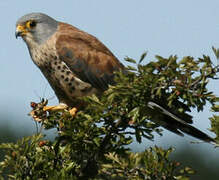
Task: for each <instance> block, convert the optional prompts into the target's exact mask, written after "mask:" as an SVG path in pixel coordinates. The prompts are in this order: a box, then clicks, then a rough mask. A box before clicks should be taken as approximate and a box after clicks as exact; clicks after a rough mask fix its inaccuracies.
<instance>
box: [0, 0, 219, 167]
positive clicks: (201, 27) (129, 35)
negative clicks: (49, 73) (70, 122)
mask: <svg viewBox="0 0 219 180" xmlns="http://www.w3.org/2000/svg"><path fill="white" fill-rule="evenodd" d="M30 12H43V13H46V14H48V15H50V16H52V17H53V18H55V19H57V20H59V21H64V22H68V23H69V24H72V25H74V26H76V27H78V28H80V29H82V30H84V31H86V32H89V33H90V34H93V35H95V36H96V37H98V39H100V40H101V41H102V42H103V43H104V44H105V45H106V46H107V47H108V48H109V49H110V50H111V51H112V52H113V53H114V54H115V55H116V56H117V57H118V58H119V59H120V60H121V61H122V62H123V63H124V60H123V59H124V57H126V56H129V57H131V58H134V59H139V57H140V56H141V54H142V53H143V52H144V51H148V56H147V61H149V60H153V57H154V55H157V54H158V55H161V56H164V57H168V56H170V55H171V54H173V55H175V54H176V55H178V57H179V58H181V57H183V56H188V55H190V56H194V57H201V56H202V55H203V54H205V55H209V56H210V57H211V58H212V60H213V61H214V63H215V64H216V63H217V60H216V58H215V56H214V54H213V52H212V50H211V47H212V46H215V47H217V48H219V1H218V0H211V1H206V0H193V1H191V0H184V1H176V0H165V1H163V0H153V1H152V0H138V1H137V0H136V1H133V0H111V1H106V0H105V1H103V0H80V1H79V0H77V1H76V0H71V1H64V0H63V1H52V0H37V1H30V0H21V1H12V0H8V1H6V0H1V1H0V32H1V34H0V40H1V41H0V115H1V116H2V115H7V116H9V117H10V121H9V122H8V123H9V124H10V126H11V127H13V128H16V130H17V131H19V132H22V131H26V132H29V133H30V134H31V133H33V132H35V124H34V123H33V121H31V119H30V117H28V116H27V113H28V112H29V111H30V110H31V109H30V106H29V104H30V101H35V102H36V101H39V97H45V98H52V97H54V93H53V92H52V90H51V88H50V87H49V85H48V83H47V81H46V80H45V78H44V77H43V75H42V74H41V73H40V71H39V70H38V69H37V67H35V65H34V64H33V63H32V61H31V59H30V56H29V53H28V50H27V48H26V45H25V44H24V42H22V40H21V39H18V40H16V39H15V23H16V21H17V19H18V18H19V17H21V16H23V15H24V14H26V13H30ZM209 89H211V90H213V91H214V92H215V93H216V94H217V95H219V90H218V89H219V81H214V82H213V83H211V84H210V86H209ZM50 103H52V104H56V103H57V100H56V98H52V99H51V100H50ZM192 115H194V121H195V123H194V125H195V126H196V127H198V128H200V129H201V130H203V131H205V132H207V133H208V134H210V135H213V134H211V133H210V132H209V131H208V130H207V128H209V127H210V125H209V121H208V117H210V116H211V113H210V110H209V107H208V108H207V109H206V110H205V111H204V112H201V113H197V112H195V111H193V112H192ZM2 123H5V122H0V124H2ZM190 141H194V139H193V138H190V137H188V136H186V137H185V138H182V137H178V136H177V135H175V134H172V133H168V132H167V131H165V133H164V136H163V137H161V138H160V137H159V136H156V138H155V141H154V142H149V141H147V140H146V141H145V142H144V144H143V145H137V146H135V147H136V148H137V149H141V148H142V147H146V146H149V145H154V144H157V145H159V146H163V147H169V146H174V147H177V149H179V148H180V147H181V144H184V145H186V146H187V147H190V148H193V149H202V150H203V152H206V154H207V155H206V154H204V156H207V158H206V163H211V161H212V160H214V158H215V157H216V156H217V157H218V153H219V150H218V149H214V148H213V147H212V146H211V145H208V144H205V143H203V144H199V145H194V144H191V143H190ZM209 157H210V158H209Z"/></svg>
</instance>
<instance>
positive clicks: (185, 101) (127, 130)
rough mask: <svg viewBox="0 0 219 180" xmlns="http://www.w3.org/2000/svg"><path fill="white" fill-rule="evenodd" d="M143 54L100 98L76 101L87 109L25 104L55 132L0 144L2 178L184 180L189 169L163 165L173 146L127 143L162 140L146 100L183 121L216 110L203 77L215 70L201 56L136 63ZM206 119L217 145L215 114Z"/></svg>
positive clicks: (156, 117)
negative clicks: (137, 147)
mask: <svg viewBox="0 0 219 180" xmlns="http://www.w3.org/2000/svg"><path fill="white" fill-rule="evenodd" d="M215 53H217V50H216V51H215ZM145 56H146V54H143V55H142V57H141V58H140V60H139V62H137V63H136V61H135V60H133V59H130V58H126V60H127V61H128V62H130V63H132V66H130V67H128V68H129V73H127V74H126V75H124V74H122V73H117V74H116V77H115V79H116V81H117V82H118V84H117V85H116V86H111V87H110V88H109V89H108V90H107V91H106V92H105V93H104V94H103V96H101V97H96V96H92V97H86V98H83V100H84V101H85V102H86V103H87V104H88V105H87V107H86V108H84V109H83V110H80V111H79V112H77V114H76V116H75V117H72V116H71V115H70V113H69V111H67V110H63V111H61V112H50V113H47V112H44V111H43V107H44V106H45V105H46V104H47V101H44V100H42V102H40V103H34V104H32V107H33V112H34V114H35V115H36V117H35V119H36V120H37V121H38V123H39V125H41V126H42V128H44V129H52V128H56V129H57V136H56V138H55V140H54V141H52V140H48V139H47V138H46V137H44V135H42V134H41V133H39V134H35V135H33V136H30V137H25V138H22V139H21V140H19V141H17V143H3V144H1V145H0V148H1V149H4V150H6V151H5V152H6V155H5V157H4V160H3V161H2V162H1V163H0V172H1V174H5V170H9V171H8V172H6V173H7V176H8V177H9V178H10V179H189V176H190V174H193V170H192V169H191V168H190V167H183V166H181V164H180V163H178V162H175V161H172V160H170V158H169V155H170V153H171V152H172V151H173V149H171V148H170V149H167V150H164V149H162V148H159V147H153V148H149V149H146V150H145V151H143V152H141V153H133V152H131V151H130V149H129V148H128V145H130V144H131V143H132V142H133V141H134V140H136V141H137V142H139V143H141V142H142V138H147V139H149V140H153V137H154V136H153V133H154V132H156V133H158V134H160V135H162V130H161V129H160V126H159V125H162V124H160V123H162V122H160V121H159V120H162V116H160V113H161V112H157V111H154V110H153V109H151V108H149V107H148V102H150V101H155V102H156V103H158V104H160V105H162V106H163V107H164V108H165V109H168V110H170V111H171V112H173V114H177V115H178V116H179V117H180V118H182V119H183V118H190V116H189V115H188V112H190V110H191V109H192V108H195V109H196V110H197V111H202V110H203V109H204V107H205V105H206V103H210V104H211V106H212V110H214V111H215V112H218V105H217V104H216V103H217V102H218V98H217V97H216V96H215V95H214V94H213V92H209V91H208V89H207V84H208V82H209V80H211V79H216V78H217V76H216V75H217V72H218V69H217V68H218V67H214V66H213V64H212V62H211V60H210V58H209V57H208V56H203V57H202V58H199V59H194V58H193V57H184V58H183V59H182V60H177V57H176V56H170V57H169V58H163V57H160V56H156V61H152V62H149V63H148V64H146V65H142V61H143V59H144V58H145ZM160 117H161V119H159V118H160ZM155 120H156V121H155ZM211 122H212V129H211V130H212V131H213V132H215V134H216V135H217V138H216V140H218V132H219V125H218V123H219V116H216V115H215V116H214V117H212V118H211ZM212 148H213V146H212Z"/></svg>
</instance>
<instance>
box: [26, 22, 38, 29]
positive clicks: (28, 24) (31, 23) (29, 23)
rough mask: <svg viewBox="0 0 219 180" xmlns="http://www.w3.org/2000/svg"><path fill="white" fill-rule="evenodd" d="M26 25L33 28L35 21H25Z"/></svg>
mask: <svg viewBox="0 0 219 180" xmlns="http://www.w3.org/2000/svg"><path fill="white" fill-rule="evenodd" d="M26 26H27V27H28V28H33V27H35V26H36V21H27V23H26Z"/></svg>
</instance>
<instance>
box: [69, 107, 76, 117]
mask: <svg viewBox="0 0 219 180" xmlns="http://www.w3.org/2000/svg"><path fill="white" fill-rule="evenodd" d="M76 112H77V108H75V107H74V108H72V109H70V110H69V113H70V114H71V115H72V116H73V117H74V116H75V115H76Z"/></svg>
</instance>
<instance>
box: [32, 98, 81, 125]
mask: <svg viewBox="0 0 219 180" xmlns="http://www.w3.org/2000/svg"><path fill="white" fill-rule="evenodd" d="M47 103H48V101H47V100H44V99H42V101H41V102H39V103H35V102H32V103H31V107H32V108H33V110H32V111H31V112H30V113H29V115H30V116H31V117H32V118H33V119H34V120H35V121H37V122H42V121H43V119H45V118H47V116H48V113H47V112H49V113H50V112H58V111H64V110H65V111H68V112H69V113H70V115H71V116H72V117H74V116H75V115H76V112H77V108H75V107H74V108H72V109H70V110H69V107H68V106H67V105H66V104H64V103H60V104H59V105H57V106H47Z"/></svg>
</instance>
